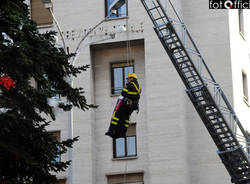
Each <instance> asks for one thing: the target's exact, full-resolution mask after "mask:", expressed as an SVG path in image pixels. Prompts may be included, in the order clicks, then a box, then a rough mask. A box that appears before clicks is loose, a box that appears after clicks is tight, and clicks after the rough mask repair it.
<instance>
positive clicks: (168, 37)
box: [162, 34, 177, 41]
mask: <svg viewBox="0 0 250 184" xmlns="http://www.w3.org/2000/svg"><path fill="white" fill-rule="evenodd" d="M162 38H163V39H165V40H166V41H168V40H170V39H175V38H177V37H176V35H174V36H171V35H169V34H168V35H164V36H163V37H162Z"/></svg>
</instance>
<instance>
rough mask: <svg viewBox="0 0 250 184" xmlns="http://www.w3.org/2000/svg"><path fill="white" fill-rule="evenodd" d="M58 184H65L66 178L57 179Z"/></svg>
mask: <svg viewBox="0 0 250 184" xmlns="http://www.w3.org/2000/svg"><path fill="white" fill-rule="evenodd" d="M58 184H66V179H58Z"/></svg>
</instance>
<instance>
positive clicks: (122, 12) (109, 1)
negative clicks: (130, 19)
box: [105, 0, 128, 18]
mask: <svg viewBox="0 0 250 184" xmlns="http://www.w3.org/2000/svg"><path fill="white" fill-rule="evenodd" d="M115 1H116V0H105V17H107V18H117V17H126V16H128V10H127V8H128V6H127V0H124V3H122V5H121V6H119V8H118V9H117V11H115V12H112V11H110V7H111V6H112V5H113V3H114V2H115ZM118 4H119V3H118Z"/></svg>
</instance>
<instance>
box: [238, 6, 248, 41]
mask: <svg viewBox="0 0 250 184" xmlns="http://www.w3.org/2000/svg"><path fill="white" fill-rule="evenodd" d="M238 21H239V33H240V35H241V36H242V38H243V39H244V40H246V38H245V27H244V12H243V9H239V10H238Z"/></svg>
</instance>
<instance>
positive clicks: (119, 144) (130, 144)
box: [113, 123, 137, 158]
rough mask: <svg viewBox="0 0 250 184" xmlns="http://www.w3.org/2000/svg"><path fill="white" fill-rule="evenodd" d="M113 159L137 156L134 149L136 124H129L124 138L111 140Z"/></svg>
mask: <svg viewBox="0 0 250 184" xmlns="http://www.w3.org/2000/svg"><path fill="white" fill-rule="evenodd" d="M113 147H114V158H123V157H134V156H136V155H137V148H136V124H135V123H133V124H130V126H129V127H128V130H127V134H126V137H125V138H123V137H122V138H117V139H114V140H113Z"/></svg>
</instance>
